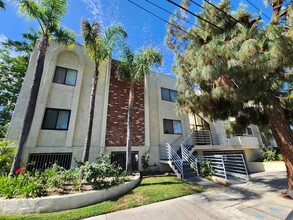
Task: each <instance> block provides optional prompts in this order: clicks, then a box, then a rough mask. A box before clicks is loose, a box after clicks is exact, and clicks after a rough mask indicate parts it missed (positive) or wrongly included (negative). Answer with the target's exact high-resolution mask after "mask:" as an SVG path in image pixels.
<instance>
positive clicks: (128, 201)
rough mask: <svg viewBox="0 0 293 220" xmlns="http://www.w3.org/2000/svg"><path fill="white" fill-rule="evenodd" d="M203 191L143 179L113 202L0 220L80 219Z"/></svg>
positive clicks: (162, 178)
mask: <svg viewBox="0 0 293 220" xmlns="http://www.w3.org/2000/svg"><path fill="white" fill-rule="evenodd" d="M203 191H204V189H203V188H202V187H195V186H192V185H190V184H188V183H185V182H183V181H181V180H179V179H177V178H176V177H171V176H160V177H147V178H144V179H143V180H142V182H141V184H140V185H139V186H138V187H137V188H135V189H134V190H133V191H131V192H130V193H128V194H126V195H124V196H122V197H120V198H118V199H115V200H111V201H105V202H101V203H98V204H95V205H91V206H87V207H83V208H79V209H72V210H68V211H62V212H55V213H45V214H31V215H17V216H16V215H14V216H1V215H0V219H29V220H33V219H56V220H57V219H58V220H59V219H81V218H85V217H90V216H95V215H100V214H105V213H109V212H114V211H118V210H123V209H128V208H133V207H137V206H142V205H146V204H150V203H154V202H158V201H163V200H167V199H172V198H176V197H180V196H185V195H189V194H193V193H199V192H203Z"/></svg>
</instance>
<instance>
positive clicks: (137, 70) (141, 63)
mask: <svg viewBox="0 0 293 220" xmlns="http://www.w3.org/2000/svg"><path fill="white" fill-rule="evenodd" d="M161 64H162V55H161V54H160V53H159V52H158V50H157V49H155V48H147V49H143V50H140V51H139V52H138V53H137V54H135V53H133V52H132V51H131V50H130V49H129V48H128V47H126V48H124V53H123V55H122V60H121V62H120V64H119V67H118V71H117V76H118V78H119V79H121V80H125V81H128V82H130V89H129V99H128V108H127V111H128V115H127V140H126V172H127V173H131V172H132V166H131V147H132V110H133V101H134V93H135V91H134V90H135V83H137V82H141V81H143V80H144V77H145V76H146V75H148V74H150V73H151V67H153V66H156V67H158V66H160V65H161Z"/></svg>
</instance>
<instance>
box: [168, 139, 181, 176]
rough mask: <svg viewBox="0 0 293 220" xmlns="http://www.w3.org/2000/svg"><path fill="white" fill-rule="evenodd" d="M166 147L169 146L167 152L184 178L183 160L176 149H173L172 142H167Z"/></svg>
mask: <svg viewBox="0 0 293 220" xmlns="http://www.w3.org/2000/svg"><path fill="white" fill-rule="evenodd" d="M166 148H167V154H168V159H169V161H170V162H173V163H174V165H175V168H176V169H177V170H178V172H179V173H180V174H181V178H182V179H184V172H183V160H182V159H181V158H180V156H179V155H178V154H177V153H176V151H175V150H174V149H172V146H171V145H170V144H168V143H167V144H166Z"/></svg>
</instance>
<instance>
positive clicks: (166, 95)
mask: <svg viewBox="0 0 293 220" xmlns="http://www.w3.org/2000/svg"><path fill="white" fill-rule="evenodd" d="M161 92H162V100H165V101H170V93H169V89H164V88H162V89H161Z"/></svg>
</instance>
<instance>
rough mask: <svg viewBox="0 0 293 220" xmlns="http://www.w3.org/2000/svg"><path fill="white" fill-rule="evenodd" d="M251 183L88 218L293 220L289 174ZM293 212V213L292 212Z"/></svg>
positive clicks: (266, 175) (261, 177)
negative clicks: (288, 187) (285, 194)
mask: <svg viewBox="0 0 293 220" xmlns="http://www.w3.org/2000/svg"><path fill="white" fill-rule="evenodd" d="M251 177H252V180H251V181H250V182H248V183H244V184H237V185H232V186H230V187H226V188H223V189H219V190H214V191H210V192H206V193H200V194H194V195H189V196H184V197H181V198H177V199H172V200H168V201H163V202H158V203H153V204H150V205H145V206H141V207H138V208H133V209H128V210H123V211H118V212H114V213H109V214H105V215H100V216H95V217H92V218H88V219H89V220H124V219H125V220H126V219H127V220H157V219H158V220H165V219H166V220H173V219H174V220H189V219H190V220H196V219H200V220H209V219H225V220H227V219H237V220H242V219H243V220H244V219H247V220H252V219H256V220H260V219H261V220H262V219H265V220H277V219H282V220H285V219H286V218H287V220H293V216H292V215H290V216H292V217H288V215H289V214H290V212H292V209H293V200H291V199H288V198H284V196H283V194H282V191H283V190H285V189H286V188H287V179H286V173H285V172H270V173H269V172H267V173H257V174H252V175H251ZM292 213H293V212H292Z"/></svg>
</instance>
